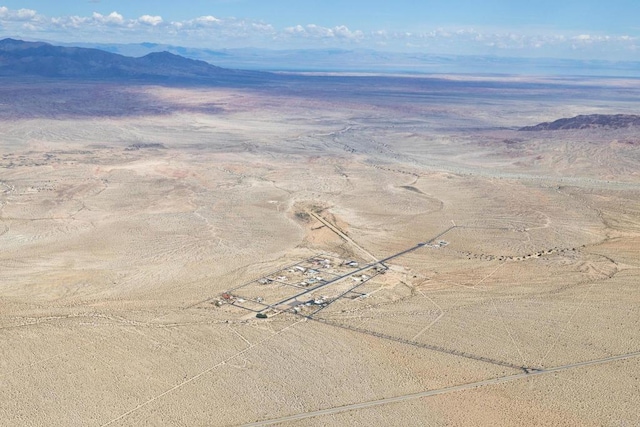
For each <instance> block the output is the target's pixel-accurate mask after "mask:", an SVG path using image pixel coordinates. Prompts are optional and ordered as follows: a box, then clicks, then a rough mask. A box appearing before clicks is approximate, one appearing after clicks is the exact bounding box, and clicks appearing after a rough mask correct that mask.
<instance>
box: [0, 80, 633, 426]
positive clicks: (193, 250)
mask: <svg viewBox="0 0 640 427" xmlns="http://www.w3.org/2000/svg"><path fill="white" fill-rule="evenodd" d="M637 83H638V82H637V81H634V80H624V79H593V80H585V79H569V78H565V79H552V78H546V79H542V78H520V77H471V76H465V77H460V76H440V77H438V78H426V77H422V78H417V77H415V78H414V77H405V78H400V77H375V76H371V77H364V76H360V77H347V76H306V77H296V76H289V77H286V76H283V77H282V79H281V80H278V81H277V82H276V83H274V84H273V85H272V86H265V87H252V88H241V87H188V86H186V87H179V86H173V87H170V86H159V85H143V84H138V85H133V84H131V85H120V84H117V83H113V82H112V83H109V82H104V83H96V82H70V81H46V80H42V81H37V82H34V81H26V80H25V81H11V82H10V83H7V82H4V83H3V84H2V85H0V100H1V105H0V122H1V126H2V127H1V131H0V138H1V140H0V141H1V144H0V402H1V404H0V425H3V426H20V425H24V426H133V425H136V426H156V425H175V426H205V425H206V426H228V425H271V424H273V425H279V426H345V425H355V426H408V425H411V426H414V425H415V426H434V427H435V426H512V425H520V426H620V427H623V426H624V427H630V426H637V425H640V410H639V409H638V408H640V332H639V328H640V128H637V127H632V128H623V129H609V128H595V129H583V130H559V131H551V130H549V131H537V132H531V131H529V132H525V131H519V130H518V129H519V128H520V127H523V126H529V125H535V124H537V123H540V122H547V121H553V120H556V119H559V118H562V117H573V116H576V115H579V114H595V113H598V114H618V113H621V114H635V113H637V112H638V106H639V105H640V89H639V88H638V87H639V86H638V84H637ZM438 242H442V244H438ZM419 243H426V244H425V245H422V246H419V247H416V245H418V244H419ZM409 248H414V250H411V251H409V252H407V253H405V254H402V255H400V256H397V257H394V258H392V259H390V260H388V261H386V262H385V263H384V264H385V266H386V267H385V268H386V271H385V274H379V275H376V276H375V277H372V278H370V280H369V279H367V280H366V281H365V282H363V283H362V286H361V287H360V288H358V291H359V292H360V294H359V295H356V294H354V295H351V296H350V297H346V296H349V295H345V297H342V298H339V299H335V298H336V297H337V296H340V295H339V294H340V292H339V290H334V293H335V295H334V294H328V293H330V291H331V289H329V290H327V291H325V290H324V289H323V290H322V291H318V292H309V293H308V294H306V296H308V297H309V298H315V299H327V300H329V302H330V304H325V305H326V306H321V307H320V308H322V310H321V311H320V312H318V314H315V315H313V316H307V315H305V312H297V309H296V311H294V310H281V311H279V312H278V311H276V310H273V311H272V312H270V314H269V317H268V318H266V319H260V318H256V316H255V312H253V311H250V310H244V309H241V308H239V307H236V306H234V305H231V304H229V303H227V302H225V301H224V297H221V295H223V294H225V293H227V292H230V290H232V289H235V288H237V287H238V286H241V285H243V284H246V283H250V282H252V281H255V280H257V279H259V278H265V277H270V275H271V274H272V273H273V272H276V271H285V272H286V271H288V270H287V269H288V268H289V266H291V265H294V264H297V263H299V262H303V261H304V260H309V259H315V258H318V259H325V258H326V259H329V258H330V259H332V260H335V261H334V262H333V264H334V265H336V266H337V265H339V264H340V263H342V262H343V261H344V262H346V261H355V262H357V263H358V265H368V264H375V263H377V262H379V261H380V260H383V259H385V258H387V257H390V256H392V255H394V254H398V253H400V252H402V251H404V250H405V249H409ZM376 265H378V266H379V264H376ZM342 267H344V266H341V268H342ZM345 268H346V267H345ZM289 269H290V268H289ZM291 271H294V270H291ZM284 274H289V273H284ZM360 274H362V273H360ZM282 280H284V278H283V279H282ZM288 280H291V279H288ZM314 280H315V279H314ZM344 280H345V282H344V283H346V284H349V283H354V284H355V283H357V281H358V280H361V281H362V280H364V279H362V278H358V277H346V278H345V279H344ZM252 286H253V287H252V288H251V289H250V292H249V291H247V294H246V295H244V299H245V300H246V299H251V301H250V302H251V303H252V304H253V303H255V304H258V303H257V302H256V301H258V300H260V301H263V300H268V299H269V298H272V299H274V300H276V299H279V298H281V296H282V295H285V297H284V298H285V299H286V295H289V294H288V293H287V292H288V291H290V290H291V289H292V287H291V286H290V285H289V284H286V283H284V284H283V283H276V282H269V283H266V280H265V281H264V283H258V282H254V285H252ZM290 288H291V289H290ZM343 288H344V286H343ZM343 288H340V289H343ZM245 289H249V288H245ZM296 289H302V288H296ZM327 289H328V288H327ZM336 289H337V288H336ZM307 307H308V306H307ZM313 308H315V306H314V307H313Z"/></svg>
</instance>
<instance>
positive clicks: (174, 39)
mask: <svg viewBox="0 0 640 427" xmlns="http://www.w3.org/2000/svg"><path fill="white" fill-rule="evenodd" d="M638 32H639V35H640V29H638ZM2 35H4V36H21V37H25V38H46V39H49V40H59V41H67V42H73V41H79V40H82V41H88V42H123V43H127V42H136V41H142V40H144V41H150V42H157V43H171V44H176V45H184V46H193V47H209V48H233V47H248V46H252V47H266V48H273V49H278V48H280V49H288V48H324V47H338V48H339V47H353V46H357V47H368V48H376V47H378V48H379V47H380V46H384V49H385V50H391V51H407V50H412V51H418V52H423V53H437V54H447V53H450V54H489V53H490V54H499V55H505V56H527V55H539V56H545V55H546V56H560V57H562V56H566V57H583V58H587V57H591V58H603V59H604V58H610V59H611V58H612V59H627V60H640V49H639V48H638V45H639V44H640V39H639V38H638V35H636V34H620V35H613V34H599V33H598V34H593V33H589V32H574V31H556V32H555V33H550V32H549V31H548V30H541V31H539V32H536V31H534V30H531V29H529V30H527V29H524V28H523V29H509V30H505V29H498V30H496V29H486V28H481V29H479V28H470V27H457V28H455V27H448V28H427V29H424V30H422V31H415V30H406V31H392V30H390V29H374V30H372V31H363V30H361V29H357V28H352V27H349V26H347V25H337V26H333V27H331V26H322V25H318V24H313V23H309V24H304V23H301V24H298V25H293V26H290V27H286V28H276V27H274V26H273V25H271V24H270V23H268V22H262V21H255V20H250V19H238V18H223V17H217V16H213V15H204V16H197V17H194V18H192V19H186V20H181V21H165V20H164V19H163V18H162V17H161V16H157V15H153V14H144V15H142V16H139V17H138V18H128V17H125V16H123V15H122V14H120V13H118V12H116V11H114V12H111V13H109V14H106V15H103V14H101V13H98V12H94V13H93V14H92V15H89V16H53V17H48V16H44V15H41V14H39V13H37V12H36V11H35V10H32V9H10V8H8V7H5V6H0V36H2Z"/></svg>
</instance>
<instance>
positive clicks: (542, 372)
mask: <svg viewBox="0 0 640 427" xmlns="http://www.w3.org/2000/svg"><path fill="white" fill-rule="evenodd" d="M639 356H640V351H637V352H634V353H627V354H622V355H620V356H612V357H606V358H603V359H595V360H589V361H586V362H578V363H572V364H568V365H562V366H557V367H555V368H550V369H544V370H536V371H531V372H529V373H524V372H523V373H521V374H515V375H507V376H504V377H499V378H491V379H488V380H483V381H477V382H474V383H468V384H461V385H456V386H452V387H445V388H441V389H437V390H429V391H422V392H418V393H411V394H405V395H402V396H396V397H389V398H386V399H379V400H370V401H368V402H362V403H353V404H351V405H344V406H337V407H334V408H327V409H321V410H319V411H311V412H303V413H301V414H295V415H289V416H286V417H281V418H274V419H271V420H264V421H257V422H255V423H249V424H243V425H242V426H241V427H258V426H268V425H273V424H278V423H284V422H288V421H298V420H302V419H306V418H312V417H318V416H322V415H332V414H338V413H340V412H348V411H354V410H357V409H365V408H370V407H373V406H381V405H388V404H390V403H399V402H404V401H407V400H412V399H419V398H421V397H429V396H436V395H439V394H445V393H451V392H454V391H462V390H468V389H472V388H477V387H483V386H487V385H495V384H501V383H506V382H509V381H515V380H519V379H522V378H528V377H534V376H538V375H547V374H553V373H556V372H561V371H566V370H568V369H574V368H581V367H587V366H594V365H601V364H603V363H610V362H616V361H620V360H626V359H631V358H634V357H639Z"/></svg>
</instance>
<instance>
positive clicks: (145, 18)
mask: <svg viewBox="0 0 640 427" xmlns="http://www.w3.org/2000/svg"><path fill="white" fill-rule="evenodd" d="M138 22H140V23H141V24H146V25H151V26H153V27H155V26H156V25H160V24H162V16H151V15H142V16H141V17H140V18H138Z"/></svg>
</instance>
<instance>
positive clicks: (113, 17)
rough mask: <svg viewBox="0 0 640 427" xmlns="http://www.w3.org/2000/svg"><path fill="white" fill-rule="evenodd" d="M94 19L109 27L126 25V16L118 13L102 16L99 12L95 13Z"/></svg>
mask: <svg viewBox="0 0 640 427" xmlns="http://www.w3.org/2000/svg"><path fill="white" fill-rule="evenodd" d="M92 17H93V19H94V21H96V22H99V23H101V24H108V25H122V24H124V16H122V15H120V14H119V13H118V12H111V13H110V14H108V15H102V14H100V13H98V12H93V16H92Z"/></svg>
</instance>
